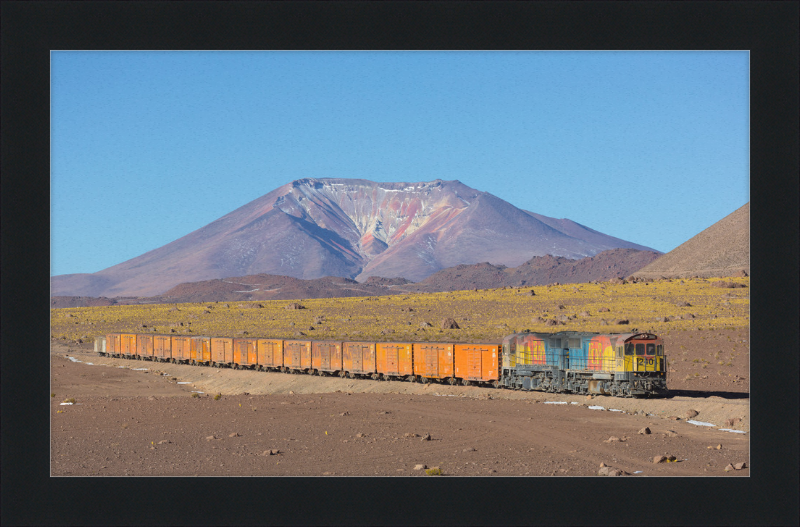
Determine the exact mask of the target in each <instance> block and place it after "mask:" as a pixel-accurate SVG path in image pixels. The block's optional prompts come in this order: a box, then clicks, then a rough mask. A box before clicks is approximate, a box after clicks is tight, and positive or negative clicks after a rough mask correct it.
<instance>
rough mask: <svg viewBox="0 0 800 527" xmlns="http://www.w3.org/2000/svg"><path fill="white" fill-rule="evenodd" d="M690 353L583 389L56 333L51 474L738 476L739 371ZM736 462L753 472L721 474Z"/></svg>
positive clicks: (741, 446) (742, 446) (742, 454)
mask: <svg viewBox="0 0 800 527" xmlns="http://www.w3.org/2000/svg"><path fill="white" fill-rule="evenodd" d="M698 333H702V332H698ZM727 336H729V335H723V336H722V337H718V339H717V340H718V341H719V342H720V343H721V342H729V341H728V340H727ZM737 336H738V335H737ZM693 340H695V339H694V338H687V339H686V341H687V342H689V341H693ZM697 340H698V341H700V342H702V340H701V339H700V338H697ZM689 349H690V350H691V347H690V348H689ZM78 361H80V362H78ZM740 363H743V364H744V366H745V368H744V370H743V371H746V362H745V361H744V360H742V359H740V360H739V361H735V363H734V364H735V365H734V366H731V367H729V368H733V371H742V368H741V366H742V364H740ZM697 364H698V363H695V362H691V361H687V362H686V363H683V362H681V363H680V364H679V365H677V367H678V368H679V370H678V371H677V372H675V373H672V374H671V375H672V376H673V377H676V376H677V377H678V378H681V379H682V378H683V377H690V380H687V381H683V380H681V381H678V380H676V384H678V385H680V386H681V388H680V389H675V390H673V393H672V394H671V395H670V396H669V397H666V398H658V399H621V398H612V397H605V396H597V397H594V398H587V397H586V396H576V395H558V394H545V393H538V392H518V391H509V390H495V389H492V388H482V387H474V386H468V387H465V386H449V385H440V384H427V385H422V384H418V383H408V382H396V381H393V382H385V381H371V380H350V379H340V378H338V377H336V378H333V377H315V376H313V377H312V376H308V375H289V374H282V373H265V372H256V371H241V370H238V371H235V370H230V369H216V368H208V367H193V366H187V365H176V364H168V363H167V364H165V363H152V362H148V361H129V360H125V359H113V358H107V357H99V356H97V354H95V353H94V352H93V351H92V348H91V345H89V344H82V345H77V344H69V345H67V344H62V343H59V342H54V343H53V346H52V349H51V365H52V368H51V379H52V380H51V382H52V393H53V394H54V395H53V396H52V397H51V401H52V428H51V445H52V451H51V455H52V464H51V471H52V475H53V476H406V477H425V476H427V475H428V474H427V472H428V471H430V472H431V473H432V474H433V473H434V472H433V469H435V468H438V469H439V471H441V474H442V475H443V476H484V477H489V476H596V475H598V472H599V471H600V470H601V468H602V467H601V464H605V465H606V466H608V467H610V468H611V469H619V470H620V471H622V474H621V475H629V476H631V477H632V476H724V477H735V476H746V475H748V474H749V462H750V455H749V426H750V419H749V417H750V416H749V398H748V394H747V384H746V383H747V379H746V378H744V377H746V376H745V375H740V377H739V378H743V380H741V381H738V380H736V379H737V377H735V375H739V374H734V376H732V377H727V376H726V377H725V379H724V380H723V378H722V376H717V378H715V379H711V376H709V379H703V380H697V381H696V380H695V377H694V375H693V374H692V373H693V372H692V370H694V369H697ZM684 372H687V373H686V374H684ZM701 377H702V376H701ZM694 383H697V385H695V384H694ZM671 384H672V383H671V382H670V385H671ZM198 392H202V393H198ZM216 394H222V395H221V396H220V397H219V398H215V397H214V396H215V395H216ZM66 399H74V404H71V405H68V404H67V405H63V404H61V403H62V402H63V401H65V400H66ZM590 407H600V408H596V409H592V408H590ZM601 408H602V409H601ZM695 412H697V414H696V415H694V413H695ZM690 420H691V421H695V422H703V423H709V424H713V425H714V426H713V427H712V426H703V425H696V424H692V423H691V422H689V421H690ZM729 420H730V421H729ZM645 428H646V429H648V430H649V431H650V433H649V434H647V433H640V432H642V431H643V430H644V429H645ZM726 429H730V430H736V431H738V432H744V433H737V432H732V431H726ZM657 456H665V457H667V458H669V457H670V456H674V457H675V461H674V462H661V463H654V458H656V457H657ZM738 463H745V464H746V468H742V469H740V470H730V469H729V470H728V471H726V470H725V468H726V467H728V465H732V466H735V465H736V464H738ZM426 469H428V470H427V471H426ZM605 470H609V469H605ZM613 474H617V473H616V472H614V473H613Z"/></svg>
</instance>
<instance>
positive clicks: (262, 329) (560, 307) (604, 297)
mask: <svg viewBox="0 0 800 527" xmlns="http://www.w3.org/2000/svg"><path fill="white" fill-rule="evenodd" d="M717 280H724V281H727V282H734V283H738V284H742V285H744V286H745V287H744V288H722V287H714V286H713V285H712V283H713V282H715V281H717ZM749 286H750V278H749V277H748V278H724V279H714V278H709V279H683V280H679V279H673V280H658V281H654V282H639V283H627V284H619V283H617V284H614V283H611V282H602V283H598V284H566V285H551V286H535V287H522V288H512V287H508V288H500V289H487V290H479V291H455V292H444V293H425V294H408V295H393V296H380V297H355V298H325V299H306V300H299V301H297V302H299V303H300V304H302V305H303V306H304V307H305V309H286V306H287V305H289V304H291V303H293V301H289V300H274V301H260V302H246V303H239V302H228V303H226V302H212V303H208V302H204V303H190V304H147V305H123V306H109V307H83V308H64V309H52V310H51V315H50V319H51V337H52V338H56V339H62V340H67V341H74V340H76V339H79V338H80V339H83V340H84V341H85V340H87V339H89V340H91V339H93V338H94V337H95V336H97V335H104V334H106V333H110V332H132V333H145V332H152V333H173V334H186V335H206V336H229V337H240V336H248V337H274V338H300V337H301V336H300V335H299V334H298V332H302V333H304V334H305V337H302V338H310V339H315V340H325V339H331V340H336V339H340V340H377V341H456V342H457V341H461V342H496V341H499V340H500V339H501V338H502V337H503V336H505V335H508V334H511V333H515V332H520V331H524V330H530V331H541V332H555V331H564V330H572V331H594V332H603V333H626V332H629V331H632V330H633V329H634V328H635V329H636V330H638V331H651V332H653V333H656V334H664V333H669V332H671V331H682V330H694V329H708V330H713V329H723V328H731V329H735V328H746V327H748V326H749V324H750V317H749V313H750V289H749ZM531 290H533V291H534V292H535V295H531V294H530V291H531ZM681 302H687V303H689V304H690V306H684V307H680V306H679V305H678V304H680V303H681ZM259 305H260V306H263V307H257V306H259ZM603 308H606V309H608V311H602V312H601V309H603ZM690 315H694V318H691V317H690ZM446 317H451V318H453V319H455V321H456V322H457V323H458V325H459V326H460V329H444V330H443V329H440V327H441V326H440V324H441V321H442V319H444V318H446ZM537 317H539V318H541V319H542V320H541V321H539V320H536V319H537ZM564 317H566V322H565V324H564V325H562V324H559V325H557V326H547V325H546V321H547V320H552V319H559V318H561V319H564ZM663 317H668V319H669V320H668V321H666V322H665V321H663V320H662V321H660V320H659V319H661V318H663ZM623 319H627V320H628V321H629V323H628V324H626V325H621V324H617V321H618V320H623ZM426 322H427V323H428V324H431V327H422V326H423V325H424V323H426ZM143 326H145V327H143ZM312 328H313V329H312Z"/></svg>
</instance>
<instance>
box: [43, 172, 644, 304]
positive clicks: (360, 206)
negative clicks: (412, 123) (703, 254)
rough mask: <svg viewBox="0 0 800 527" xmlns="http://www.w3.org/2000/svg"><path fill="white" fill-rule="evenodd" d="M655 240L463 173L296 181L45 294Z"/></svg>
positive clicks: (418, 267) (379, 268)
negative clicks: (613, 230)
mask: <svg viewBox="0 0 800 527" xmlns="http://www.w3.org/2000/svg"><path fill="white" fill-rule="evenodd" d="M612 248H631V249H638V250H652V249H649V248H647V247H643V246H640V245H637V244H634V243H630V242H626V241H624V240H619V239H617V238H613V237H611V236H607V235H604V234H602V233H599V232H597V231H594V230H592V229H589V228H587V227H584V226H582V225H579V224H577V223H575V222H572V221H570V220H566V219H562V220H557V219H553V218H547V217H545V216H541V215H538V214H535V213H532V212H527V211H524V210H521V209H518V208H516V207H514V206H513V205H511V204H510V203H507V202H505V201H503V200H501V199H499V198H497V197H495V196H493V195H491V194H489V193H487V192H481V191H478V190H475V189H472V188H470V187H468V186H466V185H464V184H463V183H461V182H459V181H442V180H435V181H430V182H420V183H376V182H373V181H367V180H362V179H300V180H297V181H293V182H291V183H288V184H286V185H283V186H281V187H279V188H277V189H275V190H273V191H272V192H270V193H268V194H266V195H264V196H262V197H260V198H258V199H256V200H254V201H251V202H250V203H248V204H246V205H244V206H243V207H240V208H238V209H236V210H234V211H233V212H231V213H229V214H227V215H225V216H223V217H222V218H220V219H218V220H216V221H214V222H212V223H210V224H208V225H206V226H205V227H202V228H200V229H198V230H196V231H194V232H192V233H190V234H187V235H186V236H183V237H182V238H179V239H178V240H175V241H174V242H171V243H168V244H167V245H164V246H162V247H159V248H158V249H155V250H152V251H150V252H147V253H145V254H143V255H141V256H138V257H136V258H133V259H131V260H128V261H126V262H123V263H120V264H118V265H115V266H112V267H109V268H107V269H104V270H102V271H99V272H97V273H94V274H78V275H61V276H54V277H52V278H51V282H50V283H51V295H52V296H57V295H61V296H93V297H97V296H148V295H151V296H152V295H157V294H160V293H162V292H164V291H166V290H168V289H169V288H171V287H174V286H175V285H177V284H180V283H184V282H187V281H188V282H194V281H201V280H211V279H216V278H225V277H230V276H245V275H255V274H264V273H265V274H274V275H282V276H290V277H294V278H301V279H314V278H320V277H323V276H337V277H346V278H354V279H356V280H357V281H359V282H363V281H365V280H367V279H368V278H369V277H370V276H377V277H386V278H390V277H392V278H393V277H403V278H406V279H408V280H411V281H420V280H423V279H425V278H426V277H428V276H430V275H431V274H433V273H435V272H437V271H439V270H441V269H444V268H447V267H452V266H455V265H459V264H473V263H477V262H484V261H488V262H491V263H493V264H495V265H507V266H517V265H520V264H522V263H523V262H525V261H527V260H529V259H530V258H531V257H533V256H544V255H548V254H549V255H554V256H562V257H565V258H583V257H586V256H593V255H595V254H597V253H599V252H601V251H604V250H607V249H612Z"/></svg>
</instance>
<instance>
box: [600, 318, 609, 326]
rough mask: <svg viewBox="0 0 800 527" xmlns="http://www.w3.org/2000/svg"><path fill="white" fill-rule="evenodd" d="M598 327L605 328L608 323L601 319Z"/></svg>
mask: <svg viewBox="0 0 800 527" xmlns="http://www.w3.org/2000/svg"><path fill="white" fill-rule="evenodd" d="M600 325H601V326H607V325H608V322H606V321H605V319H602V318H601V319H600Z"/></svg>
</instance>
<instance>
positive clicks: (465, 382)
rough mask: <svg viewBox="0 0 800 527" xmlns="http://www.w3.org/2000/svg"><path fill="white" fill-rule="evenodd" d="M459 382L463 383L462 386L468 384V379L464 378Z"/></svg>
mask: <svg viewBox="0 0 800 527" xmlns="http://www.w3.org/2000/svg"><path fill="white" fill-rule="evenodd" d="M461 384H463V385H464V386H469V381H468V380H467V379H464V380H463V381H461Z"/></svg>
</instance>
